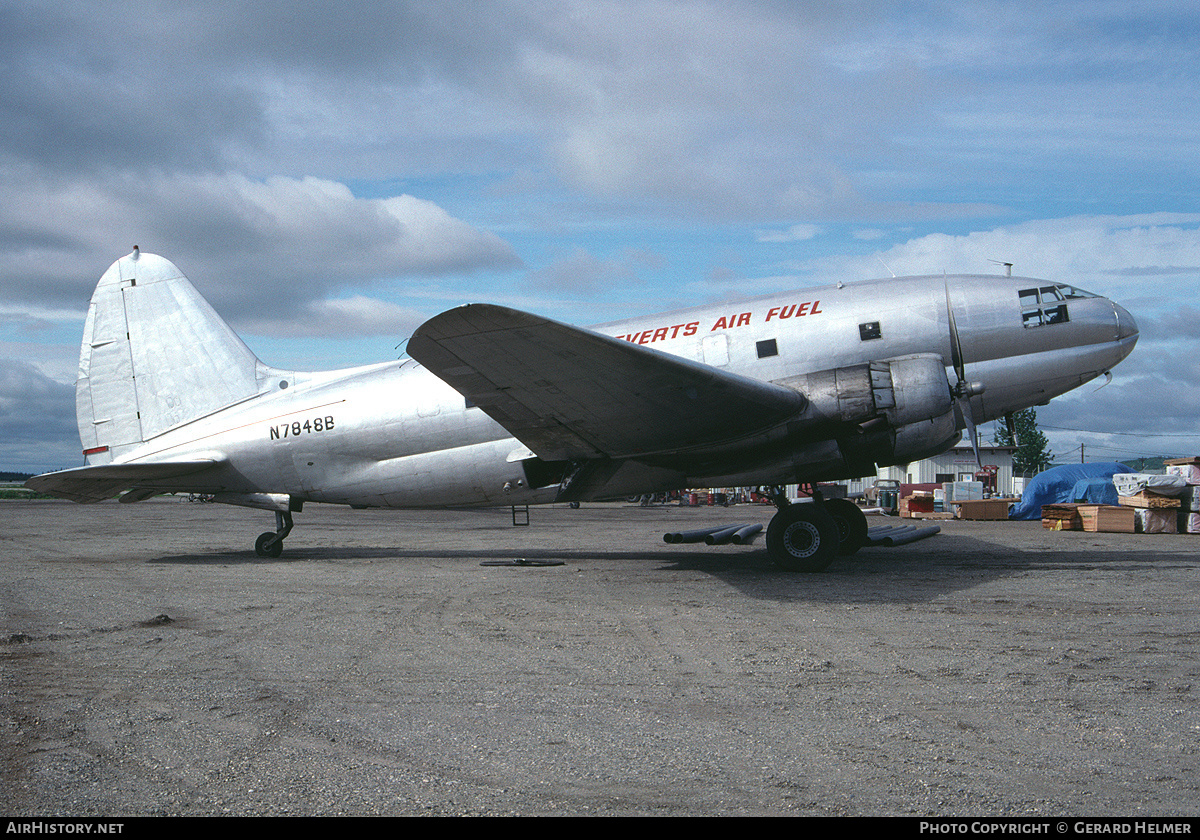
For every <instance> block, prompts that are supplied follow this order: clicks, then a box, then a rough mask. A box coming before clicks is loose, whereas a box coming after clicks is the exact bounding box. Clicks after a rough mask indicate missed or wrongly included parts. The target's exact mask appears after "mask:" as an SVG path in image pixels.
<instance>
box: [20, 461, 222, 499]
mask: <svg viewBox="0 0 1200 840" xmlns="http://www.w3.org/2000/svg"><path fill="white" fill-rule="evenodd" d="M221 463H223V459H219V458H204V459H197V460H192V461H160V462H157V463H151V464H103V465H101V466H95V467H76V468H74V469H70V470H60V471H58V472H52V473H43V474H42V475H35V476H34V477H33V478H31V479H29V480H28V481H26V482H25V486H26V487H28V488H29V489H30V490H36V491H37V492H39V493H46V494H48V495H50V496H57V497H58V498H60V499H70V500H71V501H73V502H83V503H89V502H102V501H104V500H105V499H111V498H112V497H113V496H116V495H117V494H119V493H121V492H122V491H124V490H128V489H130V488H133V487H139V486H141V485H143V484H145V483H152V484H153V486H154V487H156V488H159V490H158V492H163V493H170V492H175V491H181V490H186V489H187V487H186V486H185V484H184V483H183V482H172V481H171V479H178V478H182V477H184V476H192V475H195V474H196V473H199V472H203V471H205V470H209V469H212V468H213V467H215V466H218V465H219V464H221ZM142 498H148V497H147V496H143V497H142ZM129 500H130V501H140V499H137V498H130V499H129Z"/></svg>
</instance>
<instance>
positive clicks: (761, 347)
mask: <svg viewBox="0 0 1200 840" xmlns="http://www.w3.org/2000/svg"><path fill="white" fill-rule="evenodd" d="M754 346H755V347H756V348H757V349H758V358H760V359H765V358H767V357H768V356H778V355H779V345H777V344H776V343H775V339H773V338H768V339H767V340H766V341H760V342H758V343H757V344H755V345H754Z"/></svg>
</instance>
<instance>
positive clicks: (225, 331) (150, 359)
mask: <svg viewBox="0 0 1200 840" xmlns="http://www.w3.org/2000/svg"><path fill="white" fill-rule="evenodd" d="M268 370H269V369H268V368H266V366H265V365H262V363H261V362H259V361H258V359H257V358H256V357H255V356H254V353H252V352H251V351H250V348H248V347H247V346H246V345H245V344H244V343H243V342H242V340H241V339H240V338H238V336H237V335H236V334H235V333H234V332H233V330H231V329H230V328H229V325H228V324H226V323H225V322H224V321H223V320H222V319H221V316H220V315H218V314H217V313H216V311H215V310H214V309H213V308H212V307H211V306H209V304H208V302H207V301H206V300H204V298H203V297H201V296H200V293H199V292H197V291H196V289H195V287H194V286H193V285H192V284H191V282H190V281H188V279H187V278H186V277H184V276H183V273H182V272H180V270H179V269H178V268H176V267H175V265H174V264H172V263H171V262H170V261H169V260H166V259H164V258H162V257H159V256H157V255H155V254H142V253H140V252H139V251H138V249H137V248H134V250H133V253H132V254H129V255H128V256H125V257H122V258H121V259H119V260H117V261H116V262H115V263H113V264H112V265H111V266H110V267H109V269H108V271H106V272H104V275H103V276H102V277H101V278H100V282H99V283H98V284H97V285H96V291H95V292H94V293H93V295H92V301H91V305H90V306H89V307H88V315H87V321H86V323H85V324H84V330H83V344H82V347H81V348H80V352H79V378H78V379H77V380H76V383H75V408H76V415H77V420H78V423H79V438H80V441H81V442H82V444H83V453H84V456H85V461H86V463H88V464H104V463H109V462H110V461H112V460H113V458H114V457H118V456H120V455H121V454H122V453H124V452H126V451H128V450H130V449H131V448H133V447H136V446H139V445H141V444H142V443H143V442H144V441H147V440H150V439H151V438H153V437H154V436H156V435H158V434H160V433H162V432H163V431H165V430H167V429H169V428H171V427H172V426H176V425H178V424H180V423H184V422H187V421H189V420H194V419H196V418H197V417H203V416H204V415H206V414H210V413H211V412H213V411H216V410H217V409H219V408H222V407H224V406H226V405H229V404H231V403H234V402H238V401H239V400H243V399H246V398H247V397H250V396H253V395H254V394H256V393H258V390H259V378H260V373H264V374H265V373H266V372H267V371H268Z"/></svg>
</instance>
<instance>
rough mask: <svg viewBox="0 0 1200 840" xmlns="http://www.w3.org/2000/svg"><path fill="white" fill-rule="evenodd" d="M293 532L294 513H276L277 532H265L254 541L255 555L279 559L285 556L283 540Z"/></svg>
mask: <svg viewBox="0 0 1200 840" xmlns="http://www.w3.org/2000/svg"><path fill="white" fill-rule="evenodd" d="M291 532H292V512H291V511H290V510H288V511H282V512H280V511H275V530H274V531H264V532H263V533H261V534H259V535H258V539H257V540H255V541H254V553H255V554H257V555H258V556H259V557H278V556H280V555H281V554H283V538H284V537H286V536H287V535H288V534H290V533H291Z"/></svg>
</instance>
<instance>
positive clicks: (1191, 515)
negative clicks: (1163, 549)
mask: <svg viewBox="0 0 1200 840" xmlns="http://www.w3.org/2000/svg"><path fill="white" fill-rule="evenodd" d="M1166 465H1167V475H1177V476H1180V477H1182V478H1183V480H1184V481H1186V482H1187V489H1186V490H1184V492H1183V493H1182V494H1181V495H1180V496H1179V502H1180V505H1179V512H1178V514H1177V515H1176V520H1175V523H1176V524H1175V527H1176V530H1177V531H1178V532H1179V533H1180V534H1200V458H1197V457H1192V458H1170V459H1168V460H1167V461H1166Z"/></svg>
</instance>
